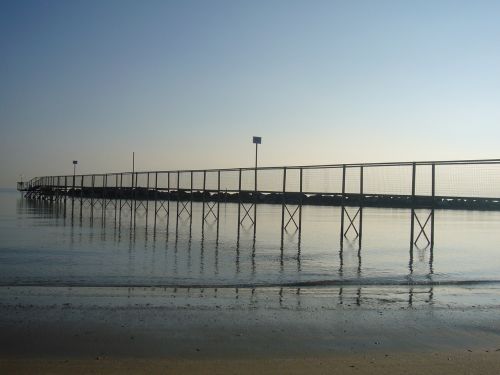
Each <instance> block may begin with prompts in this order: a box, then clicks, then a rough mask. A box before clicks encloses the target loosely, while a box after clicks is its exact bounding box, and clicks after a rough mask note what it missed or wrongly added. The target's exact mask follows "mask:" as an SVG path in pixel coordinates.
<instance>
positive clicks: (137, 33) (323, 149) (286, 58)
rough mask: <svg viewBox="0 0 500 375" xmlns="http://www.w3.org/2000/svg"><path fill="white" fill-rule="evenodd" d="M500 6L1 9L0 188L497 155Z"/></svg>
mask: <svg viewBox="0 0 500 375" xmlns="http://www.w3.org/2000/svg"><path fill="white" fill-rule="evenodd" d="M499 15H500V2H499V1H439V0H433V1H284V0H283V1H275V0H270V1H234V0H230V1H123V0H119V1H41V0H40V1H6V0H3V1H1V2H0V51H1V54H0V131H1V133H0V160H1V161H0V186H13V184H14V182H15V181H16V179H17V178H18V175H19V174H20V173H22V174H24V175H25V176H27V177H33V176H35V175H46V174H65V173H71V172H72V164H71V161H72V160H73V159H78V160H79V161H80V164H79V171H81V172H103V171H119V170H128V169H130V159H131V158H130V155H131V152H132V151H135V152H136V162H137V163H136V165H137V169H139V170H147V169H150V170H154V169H162V170H165V169H177V168H205V167H212V168H215V167H232V166H248V165H252V163H253V151H254V149H253V145H252V143H251V137H252V136H253V135H261V136H262V137H263V144H262V147H261V148H260V163H261V164H262V165H284V164H317V163H321V164H324V163H339V162H358V161H399V160H414V159H415V160H430V159H450V158H452V159H462V158H464V159H465V158H498V157H500V147H499V145H500V126H499V125H500V104H499V103H500V43H499V41H500V22H499V21H498V20H499Z"/></svg>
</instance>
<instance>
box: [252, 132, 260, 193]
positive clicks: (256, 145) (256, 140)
mask: <svg viewBox="0 0 500 375" xmlns="http://www.w3.org/2000/svg"><path fill="white" fill-rule="evenodd" d="M253 143H255V191H257V150H258V147H259V145H260V144H261V143H262V137H255V136H254V137H253Z"/></svg>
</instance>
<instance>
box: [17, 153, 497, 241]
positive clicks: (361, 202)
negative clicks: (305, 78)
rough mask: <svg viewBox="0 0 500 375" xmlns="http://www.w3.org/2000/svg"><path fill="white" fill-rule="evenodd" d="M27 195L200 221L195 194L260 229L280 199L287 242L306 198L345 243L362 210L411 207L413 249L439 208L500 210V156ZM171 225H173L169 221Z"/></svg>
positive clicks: (100, 179)
mask: <svg viewBox="0 0 500 375" xmlns="http://www.w3.org/2000/svg"><path fill="white" fill-rule="evenodd" d="M17 187H18V190H19V191H21V192H23V194H24V197H25V198H26V199H35V200H47V201H50V202H62V203H63V204H64V205H65V207H66V205H70V206H71V210H72V211H71V212H72V213H74V210H75V207H78V206H79V209H80V212H81V210H82V209H83V208H84V207H89V208H90V209H91V213H92V215H93V214H94V212H101V214H102V215H105V214H106V211H108V210H109V209H113V210H114V211H115V218H116V217H119V218H120V219H121V217H122V211H125V210H126V211H127V214H128V215H130V216H129V217H130V222H131V223H134V222H135V218H136V216H137V215H138V214H141V213H143V214H145V215H146V217H148V214H149V212H154V215H153V223H152V226H153V228H154V230H156V228H157V225H158V223H157V222H158V220H157V218H159V217H163V218H166V223H167V224H166V225H167V227H168V225H170V224H169V223H170V221H171V220H170V217H173V218H174V220H175V225H176V228H177V227H178V225H179V219H180V218H188V219H189V220H190V221H192V216H193V202H201V204H202V225H205V222H207V221H208V220H211V221H213V222H215V225H216V228H217V236H218V233H219V218H220V206H221V203H234V204H237V205H238V233H237V235H238V237H239V230H240V229H239V228H240V227H241V226H243V225H246V226H252V227H253V230H254V234H255V231H256V228H257V217H258V215H257V207H258V205H259V204H277V205H281V240H282V243H283V236H284V233H285V232H288V231H289V230H293V231H295V232H297V233H298V236H299V238H300V235H301V232H302V208H303V206H304V205H322V206H332V207H338V209H340V210H341V211H340V212H341V226H340V243H341V246H342V244H343V241H344V239H345V238H347V237H348V236H350V237H351V238H352V237H354V238H356V239H358V240H359V246H360V247H361V239H362V233H363V208H364V207H379V208H404V209H408V210H409V214H410V218H411V227H410V247H411V248H413V246H414V245H419V246H420V247H422V246H423V247H431V248H432V247H433V245H434V211H435V210H441V209H458V210H500V159H486V160H484V159H483V160H449V161H421V162H390V163H355V164H332V165H305V166H283V167H259V168H229V169H206V170H174V171H139V172H118V173H116V172H115V173H102V174H85V175H76V174H73V175H62V176H43V177H35V178H32V179H31V180H29V181H27V182H19V183H18V186H17ZM167 230H168V228H167Z"/></svg>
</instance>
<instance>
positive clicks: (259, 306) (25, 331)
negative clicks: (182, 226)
mask: <svg viewBox="0 0 500 375" xmlns="http://www.w3.org/2000/svg"><path fill="white" fill-rule="evenodd" d="M499 296H500V294H499V293H498V288H497V287H491V288H485V287H481V288H460V287H456V288H447V287H442V288H440V287H435V288H433V289H432V290H429V288H424V287H411V288H410V287H408V288H401V287H398V288H394V287H392V288H383V287H364V288H355V287H349V288H315V289H309V288H303V289H294V288H285V289H283V288H259V289H255V290H252V289H234V288H231V289H229V288H219V289H209V290H207V289H172V288H165V289H162V288H140V289H136V288H44V287H0V331H1V332H2V334H1V335H0V372H1V373H68V372H72V373H76V374H78V373H124V372H128V373H165V372H167V373H238V374H240V373H249V374H250V373H264V374H265V373H305V372H307V373H347V374H349V373H375V374H376V373H381V374H382V373H385V374H387V373H389V374H391V373H394V374H399V373H405V374H412V373H415V374H417V373H423V372H426V373H430V374H433V373H436V374H437V373H440V374H443V373H454V374H455V373H464V374H466V373H467V374H469V373H479V374H490V373H491V374H498V373H500V314H499V312H500V303H499V300H500V297H499Z"/></svg>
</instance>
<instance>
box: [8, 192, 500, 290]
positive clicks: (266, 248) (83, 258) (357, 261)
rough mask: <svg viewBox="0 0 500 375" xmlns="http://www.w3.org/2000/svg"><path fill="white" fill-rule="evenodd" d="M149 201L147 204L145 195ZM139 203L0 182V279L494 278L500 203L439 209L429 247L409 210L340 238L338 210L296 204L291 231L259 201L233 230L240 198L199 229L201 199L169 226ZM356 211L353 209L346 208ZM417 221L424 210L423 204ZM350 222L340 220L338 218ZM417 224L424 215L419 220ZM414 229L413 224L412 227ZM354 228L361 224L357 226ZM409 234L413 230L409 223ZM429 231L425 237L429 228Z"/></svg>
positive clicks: (383, 212) (373, 217) (498, 269)
mask: <svg viewBox="0 0 500 375" xmlns="http://www.w3.org/2000/svg"><path fill="white" fill-rule="evenodd" d="M149 204H150V205H151V202H150V203H149ZM175 204H176V203H175V202H171V208H172V211H171V215H170V220H169V223H168V230H167V219H166V217H165V215H164V210H162V211H161V215H159V216H158V217H157V221H156V230H155V229H154V210H153V209H151V206H150V210H149V213H148V215H146V213H145V210H144V208H143V207H142V206H141V208H140V209H139V210H138V212H137V213H136V215H135V218H134V217H133V216H132V217H131V213H130V208H129V207H127V206H126V207H123V209H122V212H121V215H120V212H119V210H118V211H116V212H115V208H114V207H113V205H112V204H110V205H108V207H107V209H106V210H104V212H103V210H102V208H101V206H100V205H97V206H96V207H95V208H94V210H93V212H92V210H91V208H90V207H88V204H87V205H86V207H84V208H83V209H82V210H81V211H80V203H79V201H75V205H74V207H73V209H72V205H71V200H69V199H68V201H67V203H66V205H64V204H63V203H57V204H56V203H50V202H44V201H30V200H27V199H24V198H22V197H21V195H20V193H18V192H16V191H11V190H4V191H0V239H1V241H0V285H54V286H57V285H62V286H64V285H82V286H156V285H157V286H218V285H220V286H222V285H225V286H246V285H276V286H279V285H302V284H308V283H310V284H313V285H323V284H326V285H379V284H382V285H392V284H395V285H401V284H403V285H404V284H461V283H465V284H468V283H470V284H474V283H486V282H499V281H500V256H499V255H500V254H499V252H500V230H499V229H500V212H473V211H436V212H435V227H434V237H435V243H434V247H433V248H432V249H431V247H430V246H426V241H422V238H421V239H420V242H419V244H418V245H417V246H415V247H414V248H413V250H411V249H410V211H409V210H406V209H379V208H365V209H364V210H363V232H362V240H361V242H360V241H359V238H357V237H356V235H355V232H354V231H353V230H352V229H351V230H350V232H349V233H348V235H347V238H346V239H345V240H344V242H343V246H341V245H340V212H341V209H340V208H339V207H315V206H304V207H303V210H302V231H301V235H300V236H299V233H298V231H296V230H295V228H294V227H293V224H292V225H291V226H289V227H288V231H286V232H285V233H284V237H283V243H282V238H281V229H280V228H281V206H280V205H259V206H258V210H257V226H256V230H255V235H254V228H253V226H252V225H251V223H250V221H248V220H246V221H245V222H244V225H243V226H242V227H241V228H240V234H239V237H238V218H237V217H238V216H237V212H238V205H237V204H232V203H221V205H220V223H219V237H218V241H217V225H216V222H215V220H214V218H213V216H209V217H208V218H207V222H206V224H205V226H204V230H203V231H202V225H201V223H202V213H201V212H202V204H201V203H193V214H192V219H190V218H189V215H187V214H186V212H183V213H182V214H181V215H180V217H179V220H178V225H176V221H177V220H176V213H175ZM352 214H354V210H352ZM421 217H422V218H423V220H424V221H425V218H426V217H425V211H423V212H421ZM347 223H348V222H347ZM422 224H423V223H422ZM417 228H418V226H417ZM357 229H359V228H357ZM417 233H418V232H417ZM427 234H429V233H428V232H427Z"/></svg>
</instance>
